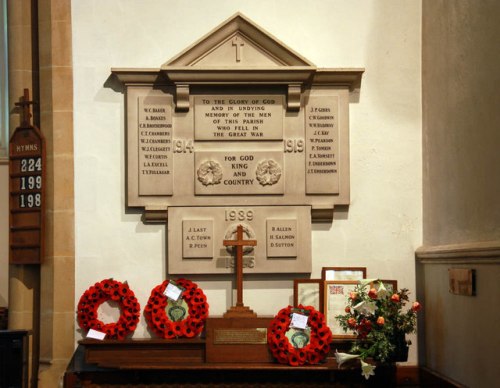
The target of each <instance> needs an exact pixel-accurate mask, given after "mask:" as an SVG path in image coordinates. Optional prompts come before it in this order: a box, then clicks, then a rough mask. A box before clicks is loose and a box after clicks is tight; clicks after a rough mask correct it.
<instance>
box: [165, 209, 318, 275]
mask: <svg viewBox="0 0 500 388" xmlns="http://www.w3.org/2000/svg"><path fill="white" fill-rule="evenodd" d="M169 212H171V215H170V217H169V228H168V247H169V248H168V257H169V259H168V273H169V274H193V273H204V274H210V273H214V274H215V273H232V272H233V271H234V270H233V267H234V253H233V251H232V248H231V247H224V245H223V241H224V240H232V239H234V238H235V236H236V228H237V226H238V225H242V226H243V234H244V236H243V237H244V239H249V240H257V246H255V247H252V246H246V247H244V248H243V254H244V256H243V258H244V260H243V266H244V269H245V273H307V272H310V271H311V209H310V207H308V206H280V207H275V206H273V207H269V206H242V207H232V206H230V207H197V208H193V207H172V208H170V209H169ZM299 220H300V222H299ZM191 244H192V245H191ZM211 247H212V248H211Z"/></svg>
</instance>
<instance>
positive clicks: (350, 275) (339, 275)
mask: <svg viewBox="0 0 500 388" xmlns="http://www.w3.org/2000/svg"><path fill="white" fill-rule="evenodd" d="M321 279H322V280H361V279H366V267H323V268H322V269H321Z"/></svg>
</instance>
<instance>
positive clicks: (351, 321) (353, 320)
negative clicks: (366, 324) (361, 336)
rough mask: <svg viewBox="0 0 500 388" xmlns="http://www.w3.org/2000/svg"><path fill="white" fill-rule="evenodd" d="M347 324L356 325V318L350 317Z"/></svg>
mask: <svg viewBox="0 0 500 388" xmlns="http://www.w3.org/2000/svg"><path fill="white" fill-rule="evenodd" d="M347 324H348V325H349V326H350V327H355V326H356V318H352V317H351V318H349V319H348V320H347Z"/></svg>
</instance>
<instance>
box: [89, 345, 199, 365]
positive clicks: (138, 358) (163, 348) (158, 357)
mask: <svg viewBox="0 0 500 388" xmlns="http://www.w3.org/2000/svg"><path fill="white" fill-rule="evenodd" d="M80 343H81V344H83V345H85V361H86V362H87V363H89V364H96V365H98V366H101V367H106V368H113V367H114V368H121V369H134V368H139V369H140V368H160V367H162V366H165V365H168V364H192V363H203V362H204V361H205V344H204V341H203V340H200V339H177V340H149V339H143V340H125V341H118V340H106V341H95V340H83V341H80Z"/></svg>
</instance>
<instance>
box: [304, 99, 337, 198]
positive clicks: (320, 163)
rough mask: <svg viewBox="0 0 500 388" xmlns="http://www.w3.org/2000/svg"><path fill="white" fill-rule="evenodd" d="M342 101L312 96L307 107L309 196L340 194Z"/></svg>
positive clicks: (307, 183)
mask: <svg viewBox="0 0 500 388" xmlns="http://www.w3.org/2000/svg"><path fill="white" fill-rule="evenodd" d="M338 105H339V102H338V97H334V96H329V97H326V96H310V97H309V102H308V104H307V106H306V107H305V130H306V194H338V193H339V170H338V167H339V166H338V153H339V128H338Z"/></svg>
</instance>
